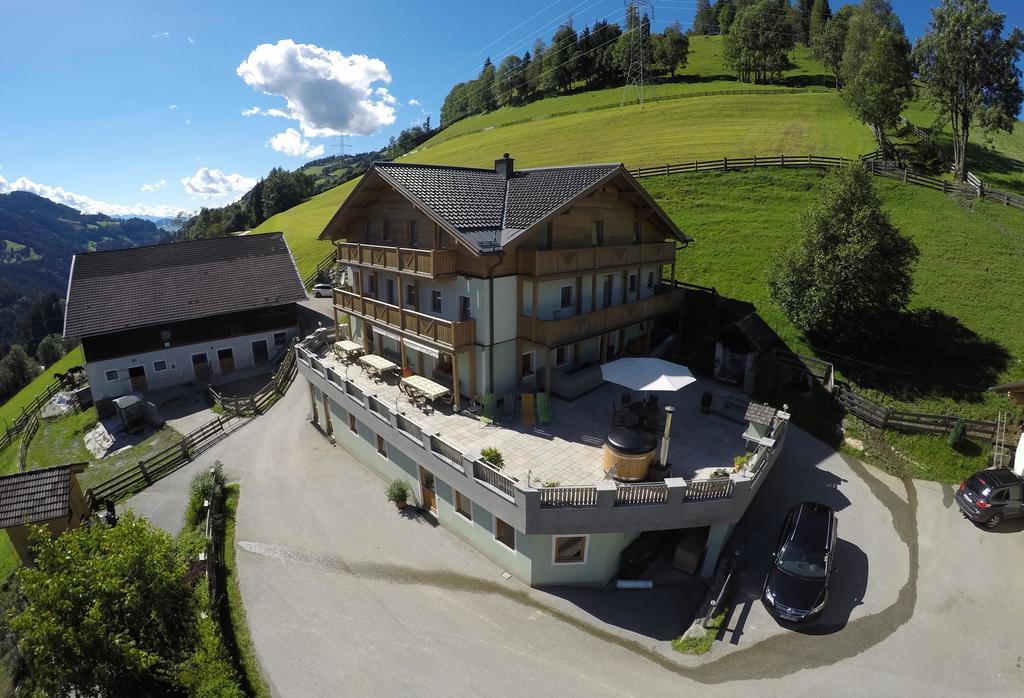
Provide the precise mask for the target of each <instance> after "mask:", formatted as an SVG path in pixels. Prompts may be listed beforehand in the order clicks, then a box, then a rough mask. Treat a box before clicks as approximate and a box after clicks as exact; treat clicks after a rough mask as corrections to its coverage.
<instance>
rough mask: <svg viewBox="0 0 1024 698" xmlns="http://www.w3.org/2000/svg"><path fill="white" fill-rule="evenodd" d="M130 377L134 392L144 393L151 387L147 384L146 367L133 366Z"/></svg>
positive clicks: (129, 373) (129, 371)
mask: <svg viewBox="0 0 1024 698" xmlns="http://www.w3.org/2000/svg"><path fill="white" fill-rule="evenodd" d="M128 377H129V378H131V379H132V390H133V391H138V392H144V391H145V390H146V389H147V388H148V387H149V386H148V385H147V384H146V368H145V367H144V366H132V367H131V368H129V369H128Z"/></svg>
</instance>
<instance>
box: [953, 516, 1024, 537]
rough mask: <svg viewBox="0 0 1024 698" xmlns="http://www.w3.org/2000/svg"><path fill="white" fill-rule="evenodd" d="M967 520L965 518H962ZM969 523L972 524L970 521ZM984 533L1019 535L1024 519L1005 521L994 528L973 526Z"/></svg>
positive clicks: (1023, 525) (979, 525)
mask: <svg viewBox="0 0 1024 698" xmlns="http://www.w3.org/2000/svg"><path fill="white" fill-rule="evenodd" d="M964 519H965V520H967V518H966V517H964ZM970 523H974V522H973V521H971V522H970ZM974 525H975V526H977V527H978V528H979V529H981V530H982V531H984V532H985V533H1020V532H1021V531H1024V517H1021V518H1018V519H1006V520H1005V521H1003V522H1002V523H1000V524H999V525H998V526H996V527H995V528H985V527H984V526H983V525H981V524H974Z"/></svg>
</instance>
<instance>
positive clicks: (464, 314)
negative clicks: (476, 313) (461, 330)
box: [459, 296, 472, 322]
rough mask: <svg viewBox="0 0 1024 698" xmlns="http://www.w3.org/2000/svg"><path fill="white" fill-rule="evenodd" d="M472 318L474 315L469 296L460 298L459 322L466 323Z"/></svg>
mask: <svg viewBox="0 0 1024 698" xmlns="http://www.w3.org/2000/svg"><path fill="white" fill-rule="evenodd" d="M470 317H472V315H470V305H469V296H459V321H460V322H465V321H466V320H469V319H470Z"/></svg>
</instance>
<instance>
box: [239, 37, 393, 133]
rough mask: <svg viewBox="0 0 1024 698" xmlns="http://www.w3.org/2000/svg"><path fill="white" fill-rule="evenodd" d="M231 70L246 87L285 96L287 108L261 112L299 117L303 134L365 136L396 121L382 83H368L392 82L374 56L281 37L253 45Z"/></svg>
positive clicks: (388, 94) (386, 91)
mask: <svg viewBox="0 0 1024 698" xmlns="http://www.w3.org/2000/svg"><path fill="white" fill-rule="evenodd" d="M236 72H237V73H238V75H239V77H241V78H242V79H243V80H244V81H245V83H246V84H247V85H249V86H250V87H253V88H255V89H257V90H260V91H261V92H263V93H264V94H268V95H274V96H278V97H284V98H285V100H286V102H287V108H286V110H283V111H282V110H280V109H268V110H266V111H265V112H262V113H263V114H266V115H268V116H282V117H285V118H289V119H294V120H296V121H298V122H299V127H300V129H301V130H302V134H303V135H305V136H306V137H311V136H338V135H341V134H348V135H359V136H368V135H370V134H372V133H375V132H376V131H378V130H379V129H380V128H381V127H383V126H387V125H389V124H392V123H394V121H395V110H394V108H393V105H394V104H395V102H396V100H395V98H394V97H393V96H392V95H391V94H390V93H389V92H388V90H387V88H386V87H377V88H373V87H371V86H372V85H373V83H376V82H384V83H389V82H391V74H390V73H389V72H388V69H387V66H386V65H385V64H384V62H383V61H381V60H380V59H377V58H370V57H368V56H363V55H358V54H356V55H351V56H345V55H342V54H341V53H340V52H339V51H333V50H329V49H324V48H320V47H319V46H314V45H313V44H296V43H295V42H294V41H292V40H291V39H284V40H282V41H278V42H277V43H276V44H260V45H259V46H257V47H256V48H255V49H253V51H252V52H251V53H250V54H249V56H248V57H247V58H246V59H245V60H244V61H243V62H242V63H241V65H239V66H238V69H237V70H236Z"/></svg>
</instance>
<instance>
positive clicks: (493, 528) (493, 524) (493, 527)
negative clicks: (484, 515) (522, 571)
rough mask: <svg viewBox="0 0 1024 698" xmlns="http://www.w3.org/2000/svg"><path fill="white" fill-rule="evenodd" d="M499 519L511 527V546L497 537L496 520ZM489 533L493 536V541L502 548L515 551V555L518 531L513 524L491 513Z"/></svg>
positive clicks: (517, 546) (517, 551)
mask: <svg viewBox="0 0 1024 698" xmlns="http://www.w3.org/2000/svg"><path fill="white" fill-rule="evenodd" d="M499 519H500V520H501V522H502V523H503V524H505V525H506V526H508V527H509V528H511V529H512V547H511V548H510V547H508V546H507V545H505V542H504V541H503V540H501V539H500V538H498V521H499ZM491 535H492V536H493V538H494V542H495V543H497V544H498V545H500V546H501V548H502V550H508V551H509V552H510V553H515V554H516V555H518V554H519V531H517V530H516V527H515V526H513V525H512V524H510V523H509V522H508V521H505V519H501V518H500V517H499V516H497V515H496V514H491Z"/></svg>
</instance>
